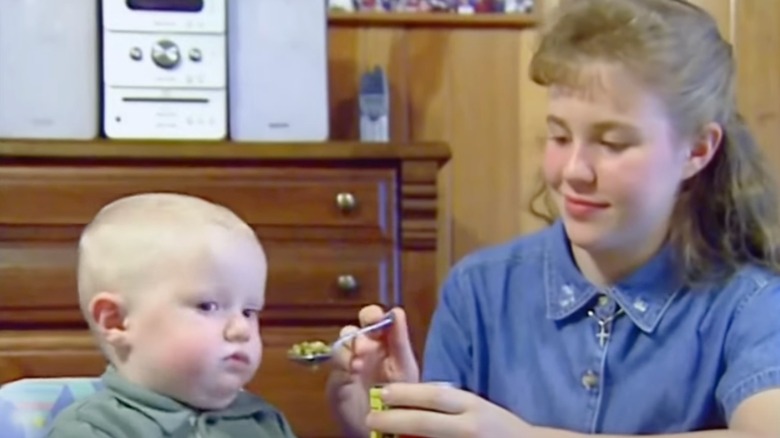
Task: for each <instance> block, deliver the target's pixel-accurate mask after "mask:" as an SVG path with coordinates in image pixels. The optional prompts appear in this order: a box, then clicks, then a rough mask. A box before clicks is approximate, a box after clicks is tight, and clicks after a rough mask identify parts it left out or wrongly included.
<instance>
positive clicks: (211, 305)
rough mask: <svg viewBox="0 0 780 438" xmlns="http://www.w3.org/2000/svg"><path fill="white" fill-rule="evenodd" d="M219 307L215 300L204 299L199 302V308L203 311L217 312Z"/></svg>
mask: <svg viewBox="0 0 780 438" xmlns="http://www.w3.org/2000/svg"><path fill="white" fill-rule="evenodd" d="M218 309H219V305H218V304H217V303H215V302H213V301H204V302H202V303H198V310H200V311H202V312H215V311H217V310H218Z"/></svg>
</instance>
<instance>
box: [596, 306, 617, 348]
mask: <svg viewBox="0 0 780 438" xmlns="http://www.w3.org/2000/svg"><path fill="white" fill-rule="evenodd" d="M623 313H624V311H623V308H622V307H621V308H619V309H618V310H617V312H615V313H613V314H612V315H610V316H608V317H606V318H599V317H598V316H597V315H596V312H594V311H593V310H588V316H589V317H591V318H593V319H594V320H596V324H598V325H599V331H598V332H597V333H596V338H598V340H599V346H600V347H601V348H604V346H605V345H607V341H608V340H609V336H610V331H609V323H611V322H612V321H613V320H614V319H615V318H617V317H618V316H620V315H622V314H623Z"/></svg>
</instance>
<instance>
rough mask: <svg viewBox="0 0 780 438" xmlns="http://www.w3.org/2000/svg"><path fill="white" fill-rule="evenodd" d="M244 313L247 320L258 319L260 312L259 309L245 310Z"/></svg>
mask: <svg viewBox="0 0 780 438" xmlns="http://www.w3.org/2000/svg"><path fill="white" fill-rule="evenodd" d="M242 313H243V314H244V317H245V318H257V317H258V315H259V314H260V311H259V310H258V309H244V311H243V312H242Z"/></svg>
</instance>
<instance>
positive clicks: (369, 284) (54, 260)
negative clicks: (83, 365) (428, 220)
mask: <svg viewBox="0 0 780 438" xmlns="http://www.w3.org/2000/svg"><path fill="white" fill-rule="evenodd" d="M264 246H265V250H266V252H267V255H268V261H269V275H268V284H267V292H266V310H265V312H264V314H263V318H264V320H267V321H268V322H269V323H273V322H274V321H277V322H284V323H285V324H293V323H296V322H301V321H329V320H330V321H345V320H349V319H352V318H354V316H355V315H356V314H357V312H358V310H359V309H360V308H361V307H362V306H364V305H366V304H370V303H375V302H384V303H387V304H392V303H394V302H395V301H396V298H395V297H396V295H397V291H396V282H395V278H396V274H395V273H396V266H395V260H396V257H394V256H393V249H392V247H390V246H382V245H378V244H364V245H358V244H355V245H347V244H344V245H334V244H325V243H310V242H298V241H294V242H275V241H268V242H264ZM76 255H77V254H76V244H75V243H71V244H64V243H43V242H41V243H26V244H15V243H3V242H0V284H2V287H0V325H3V324H12V325H17V326H18V325H33V326H40V325H41V324H44V325H47V324H49V325H51V324H66V325H74V326H75V325H79V326H80V325H82V324H83V323H82V317H81V314H80V313H79V310H78V299H77V296H76ZM312 309H316V311H313V310H312Z"/></svg>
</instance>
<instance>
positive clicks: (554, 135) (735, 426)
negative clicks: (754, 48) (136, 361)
mask: <svg viewBox="0 0 780 438" xmlns="http://www.w3.org/2000/svg"><path fill="white" fill-rule="evenodd" d="M734 70H735V67H734V60H733V54H732V48H731V46H730V45H729V44H728V43H727V42H725V41H724V40H723V39H722V38H721V36H720V34H719V33H718V29H717V27H716V24H715V22H714V21H713V19H712V18H711V17H710V16H709V15H708V14H707V13H706V12H704V11H702V10H701V9H699V8H697V7H695V6H693V5H691V4H689V3H687V2H685V1H683V0H588V1H571V2H567V3H566V4H565V5H564V6H563V9H561V10H560V13H559V15H558V17H557V18H556V19H555V20H553V21H552V23H551V27H550V28H549V29H548V30H547V31H546V33H544V35H543V39H542V41H541V45H540V47H539V49H538V51H537V52H536V54H535V56H534V58H533V61H532V63H531V76H532V77H533V79H534V80H535V81H536V82H537V83H539V84H541V85H543V86H546V87H548V88H549V92H550V101H549V102H550V103H549V108H548V116H547V122H548V129H549V138H548V141H547V144H546V149H545V155H544V162H543V169H542V170H543V172H542V173H543V175H544V182H545V184H544V193H543V196H546V197H547V199H548V200H549V201H551V202H549V205H551V206H552V207H553V211H554V212H555V217H556V218H557V219H556V220H554V221H553V222H552V223H551V225H550V226H549V227H548V228H546V229H544V230H543V231H541V232H538V233H535V234H532V235H529V236H524V237H521V238H518V239H516V240H513V241H511V242H508V243H506V244H504V245H500V246H496V247H491V248H488V249H485V250H481V251H478V252H476V253H475V254H472V255H470V256H468V257H466V258H465V259H464V260H462V261H460V262H459V263H458V264H457V265H456V266H455V267H454V269H453V270H452V272H451V274H450V275H449V278H448V279H447V281H446V283H445V285H444V289H443V291H442V296H441V301H440V303H439V305H438V307H437V310H436V312H435V315H434V317H433V322H432V326H431V330H430V333H429V336H428V340H427V345H426V352H425V357H424V367H423V370H422V375H420V374H419V371H418V365H417V363H416V361H415V359H414V356H413V354H412V352H411V348H410V345H409V338H408V335H407V333H406V330H407V327H406V323H405V318H404V313H403V311H401V310H398V309H396V310H394V311H395V312H397V316H398V320H397V321H398V323H397V324H396V325H395V326H394V327H393V329H392V330H390V331H389V332H387V333H385V334H383V335H381V337H377V338H365V337H363V338H359V339H357V341H356V342H355V343H354V345H352V346H351V347H350V348H348V349H345V350H344V351H341V352H340V355H339V357H338V359H337V361H336V363H335V369H334V371H333V373H332V375H331V379H330V382H329V387H328V393H329V396H330V397H331V400H332V405H333V408H334V411H335V412H336V414H337V417H338V418H339V419H340V420H341V421H342V422H343V425H344V428H345V430H346V431H347V433H348V434H350V435H352V436H362V437H365V436H367V435H366V434H367V431H368V430H369V429H374V430H379V431H383V432H388V433H403V434H409V435H414V436H423V437H439V438H451V437H467V436H468V437H476V436H479V437H489V438H495V437H518V438H522V437H531V438H544V437H561V438H566V437H578V436H581V435H580V434H609V436H632V435H660V436H674V437H677V436H679V437H702V438H705V437H711V438H716V437H763V436H767V437H768V436H772V437H777V436H780V419H779V418H780V417H778V412H780V276H779V275H778V272H780V257H779V255H780V252H779V251H778V243H779V241H780V234H778V216H777V197H776V194H775V191H774V182H773V181H772V180H771V179H770V177H769V175H768V172H767V169H766V168H765V167H764V162H765V161H764V160H763V159H762V157H761V156H760V151H759V149H758V147H757V146H756V144H755V143H754V141H753V139H752V137H751V135H750V133H749V132H748V129H747V127H746V126H745V124H744V122H743V120H742V119H741V118H740V116H739V114H738V113H737V109H736V104H735V90H734ZM381 313H382V310H381V309H380V308H379V307H376V306H372V307H368V308H365V309H363V311H362V312H361V314H360V321H361V323H363V324H367V323H370V322H372V321H375V320H376V319H378V318H379V317H380V316H381ZM344 330H345V331H346V330H354V327H346V328H345V329H344ZM432 381H433V382H448V383H450V384H452V385H454V386H455V388H452V387H446V386H441V385H430V384H425V383H420V382H432ZM377 382H381V383H385V382H396V383H391V384H389V385H387V386H386V387H385V396H384V398H385V402H386V403H388V404H389V405H392V406H395V407H397V408H396V409H392V410H389V411H385V412H381V413H372V414H370V415H369V414H368V403H367V392H368V388H369V387H370V386H371V385H372V384H374V383H377ZM697 431H698V432H697Z"/></svg>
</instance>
